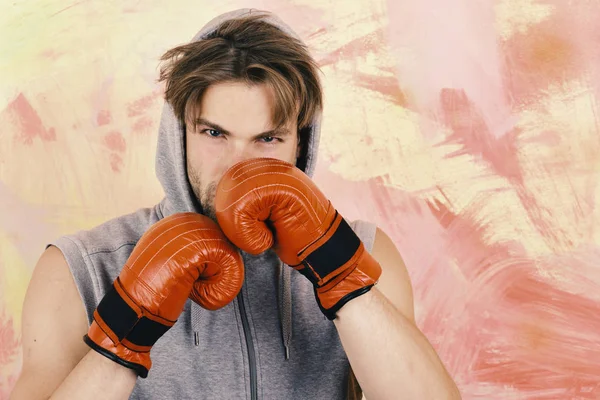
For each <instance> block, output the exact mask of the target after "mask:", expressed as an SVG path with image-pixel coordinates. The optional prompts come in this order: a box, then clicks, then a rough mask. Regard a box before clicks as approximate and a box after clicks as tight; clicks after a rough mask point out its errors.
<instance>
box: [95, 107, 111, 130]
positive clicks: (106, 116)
mask: <svg viewBox="0 0 600 400" xmlns="http://www.w3.org/2000/svg"><path fill="white" fill-rule="evenodd" d="M111 120H112V118H111V115H110V111H108V110H100V111H98V114H97V115H96V124H97V125H98V126H103V125H108V124H110V123H111Z"/></svg>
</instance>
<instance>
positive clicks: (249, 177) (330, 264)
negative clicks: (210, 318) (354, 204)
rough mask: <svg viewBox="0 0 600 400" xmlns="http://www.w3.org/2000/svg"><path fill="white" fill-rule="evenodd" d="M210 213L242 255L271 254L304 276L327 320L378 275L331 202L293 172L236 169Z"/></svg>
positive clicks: (255, 162) (278, 166)
mask: <svg viewBox="0 0 600 400" xmlns="http://www.w3.org/2000/svg"><path fill="white" fill-rule="evenodd" d="M215 210H216V215H217V219H218V221H219V225H220V226H221V229H223V232H224V233H225V235H226V236H227V237H228V238H229V240H231V242H233V243H234V244H235V245H236V246H237V247H239V248H240V249H241V250H243V251H246V252H248V253H250V254H259V253H262V252H263V251H265V250H267V249H269V248H271V247H273V248H274V250H275V252H276V253H277V255H278V256H279V258H280V259H281V260H282V261H283V262H284V263H286V264H288V265H290V266H292V267H294V268H295V269H297V270H298V271H300V272H301V273H302V274H303V275H304V276H306V277H307V278H308V279H309V280H310V281H311V282H312V283H313V285H314V286H315V294H316V298H317V302H318V303H319V307H320V308H321V311H322V312H323V313H324V314H325V315H326V316H327V318H329V319H334V318H335V316H336V312H337V311H338V310H339V309H340V308H341V307H342V306H343V305H344V304H346V303H347V302H348V301H350V300H352V299H353V298H356V297H357V296H360V295H362V294H364V293H366V292H368V291H369V290H370V289H371V288H372V287H373V285H375V284H376V283H377V280H378V279H379V277H380V275H381V267H380V265H379V263H378V262H377V261H376V260H375V259H374V258H373V257H372V256H371V255H370V254H369V253H368V252H367V251H366V250H365V247H364V244H363V243H362V242H361V240H360V239H359V238H358V236H357V235H356V234H355V233H354V231H353V230H352V229H351V228H350V226H349V225H348V224H347V222H346V221H345V220H344V219H343V218H342V216H341V215H340V214H339V213H338V212H337V211H336V210H335V208H334V207H333V206H332V204H331V202H330V201H329V200H328V199H327V198H326V197H325V196H324V195H323V193H321V191H320V190H319V189H318V188H317V186H316V185H315V184H314V183H313V182H312V180H311V179H310V178H309V177H308V176H307V175H306V174H304V173H303V172H302V171H301V170H300V169H298V168H296V167H295V166H294V165H292V164H289V163H286V162H284V161H281V160H277V159H272V158H255V159H249V160H245V161H242V162H240V163H237V164H236V165H234V166H233V167H231V168H230V169H229V170H228V171H227V172H226V173H225V174H224V176H223V177H222V178H221V180H220V182H219V184H218V186H217V191H216V196H215Z"/></svg>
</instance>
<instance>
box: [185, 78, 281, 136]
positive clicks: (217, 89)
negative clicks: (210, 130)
mask: <svg viewBox="0 0 600 400" xmlns="http://www.w3.org/2000/svg"><path fill="white" fill-rule="evenodd" d="M274 112H275V96H274V95H273V92H272V90H271V88H270V87H269V86H267V85H265V84H248V83H245V82H224V83H218V84H213V85H211V86H209V87H208V89H207V90H206V91H205V92H204V94H203V96H202V101H201V103H200V107H199V110H198V113H197V116H198V117H201V118H203V119H206V120H208V121H210V122H212V123H215V124H217V125H219V126H221V127H223V128H224V129H226V130H228V131H230V132H232V133H235V134H240V135H244V134H249V135H251V134H256V133H257V132H263V131H268V130H272V129H275V128H276V126H274V124H273V114H274ZM286 125H288V124H286Z"/></svg>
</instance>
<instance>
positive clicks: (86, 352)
mask: <svg viewBox="0 0 600 400" xmlns="http://www.w3.org/2000/svg"><path fill="white" fill-rule="evenodd" d="M22 321H23V324H22V326H23V327H22V343H23V369H22V372H21V376H20V377H19V380H18V381H17V384H16V386H15V388H14V389H13V391H12V394H11V397H10V399H11V400H22V399H28V400H30V399H48V398H51V399H57V400H58V399H127V398H128V397H129V395H130V394H131V392H132V391H133V387H134V385H135V382H136V378H137V376H136V375H135V373H134V372H133V371H132V370H130V369H128V368H125V367H122V366H120V365H118V364H117V363H114V362H112V361H110V360H109V359H107V358H105V357H103V356H101V355H100V354H98V353H96V352H95V351H92V350H90V348H89V347H88V346H87V345H86V344H85V343H84V342H83V335H85V334H86V333H87V331H88V323H87V318H86V315H85V309H84V306H83V303H82V301H81V298H80V297H79V293H78V291H77V287H76V286H75V282H74V281H73V277H72V276H71V273H70V271H69V268H68V265H67V262H66V260H65V259H64V257H63V255H62V253H61V252H60V250H58V249H57V248H55V247H50V248H48V249H47V250H46V251H45V252H44V253H43V254H42V256H41V257H40V259H39V261H38V263H37V265H36V267H35V270H34V272H33V276H32V278H31V281H30V283H29V287H28V289H27V293H26V295H25V302H24V304H23V318H22Z"/></svg>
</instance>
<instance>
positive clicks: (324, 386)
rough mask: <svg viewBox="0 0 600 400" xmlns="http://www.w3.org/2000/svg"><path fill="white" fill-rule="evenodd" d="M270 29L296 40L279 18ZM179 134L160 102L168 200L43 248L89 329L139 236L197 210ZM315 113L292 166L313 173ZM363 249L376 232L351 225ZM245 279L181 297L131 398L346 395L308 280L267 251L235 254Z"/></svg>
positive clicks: (338, 354)
mask: <svg viewBox="0 0 600 400" xmlns="http://www.w3.org/2000/svg"><path fill="white" fill-rule="evenodd" d="M251 12H255V10H252V9H241V10H237V11H232V12H229V13H226V14H223V15H221V16H219V17H217V18H215V19H213V20H212V21H210V22H209V23H208V24H207V25H206V26H204V28H202V30H201V31H200V32H199V33H198V34H197V35H196V36H195V37H194V38H193V40H194V41H196V40H202V39H203V38H204V37H206V36H207V35H208V34H210V33H211V32H212V31H214V29H215V28H216V27H217V26H218V25H219V24H220V23H221V22H223V21H225V20H228V19H230V18H235V17H238V16H241V15H244V14H246V13H251ZM265 20H266V21H269V22H270V23H272V24H274V25H275V26H277V27H279V28H280V29H282V30H284V31H285V32H287V33H288V34H290V35H293V36H294V37H296V38H297V35H296V34H295V33H294V32H293V31H292V30H291V29H290V28H289V27H288V26H286V25H285V24H284V23H283V22H281V21H280V20H279V19H278V18H277V17H275V16H273V15H271V14H269V15H268V16H267V17H266V19H265ZM184 135H185V131H184V128H183V127H182V126H181V124H180V123H179V121H178V120H177V118H176V117H175V115H174V113H173V109H172V108H171V107H170V105H169V104H167V103H165V104H164V108H163V111H162V116H161V121H160V127H159V133H158V147H157V154H156V174H157V177H158V179H159V181H160V183H161V184H162V187H163V189H164V192H165V197H164V198H163V199H162V200H161V201H160V203H158V204H156V205H155V206H154V207H150V208H142V209H139V210H138V211H136V212H134V213H131V214H128V215H124V216H121V217H117V218H115V219H112V220H109V221H107V222H105V223H103V224H101V225H99V226H97V227H95V228H92V229H90V230H86V231H79V232H76V233H75V234H71V235H66V236H62V237H60V238H58V239H57V240H56V241H54V242H52V243H50V244H49V245H54V246H56V247H58V248H59V249H60V250H61V251H62V253H63V254H64V256H65V258H66V260H67V263H68V266H69V269H70V271H71V273H72V275H73V278H74V280H75V284H76V286H77V289H78V291H79V294H80V296H81V299H82V301H83V304H84V306H85V310H86V313H87V318H88V323H89V324H91V322H92V318H93V312H94V310H95V309H96V307H97V305H98V304H99V303H100V301H101V300H102V298H103V296H104V294H105V293H106V292H107V291H108V290H109V289H110V287H111V285H112V283H113V281H114V280H115V279H116V278H117V276H118V275H119V273H120V271H121V268H122V266H123V265H124V264H125V262H126V261H127V259H128V257H129V255H130V254H131V252H132V250H133V248H134V246H135V245H136V243H137V241H138V240H139V238H140V237H141V236H142V234H143V233H144V232H145V231H146V230H147V229H148V228H149V227H150V226H151V225H152V224H154V223H156V222H157V221H159V220H160V219H162V218H164V217H166V216H169V215H171V214H174V213H178V212H189V211H192V212H202V208H201V205H200V204H198V202H197V200H196V198H195V196H194V194H193V191H192V189H191V186H190V183H189V181H188V179H187V172H186V162H185V136H184ZM319 135H320V115H317V116H316V117H315V119H314V121H313V123H312V124H311V129H310V133H309V136H308V142H307V143H306V144H305V146H303V147H304V154H302V155H301V158H300V160H299V162H298V166H299V167H300V168H302V169H303V171H304V172H305V173H306V174H307V175H309V176H312V174H313V172H314V169H315V161H316V158H317V147H318V141H319ZM350 226H351V227H352V228H353V229H354V231H355V232H356V233H357V235H358V236H359V237H360V239H361V240H362V241H363V242H364V244H365V247H366V249H367V251H371V248H372V244H373V240H374V236H375V226H374V225H373V224H370V223H367V222H364V221H354V222H351V223H350ZM242 255H243V258H244V264H245V269H246V276H245V280H244V285H243V287H242V290H241V292H240V293H239V295H238V296H237V298H236V299H234V300H233V301H232V302H231V303H229V304H228V305H227V306H225V307H223V308H221V309H219V310H217V311H208V310H205V309H203V308H201V307H200V306H198V305H197V304H196V303H194V302H192V301H190V300H188V301H187V303H186V305H185V308H184V310H183V312H182V313H181V315H180V317H179V319H178V320H177V323H176V324H175V325H174V326H173V327H172V328H171V329H170V330H169V331H168V332H167V333H166V334H165V335H164V336H163V337H162V338H160V339H159V340H158V342H157V343H156V344H155V345H154V347H153V348H152V351H151V353H150V354H151V358H152V363H153V364H152V368H151V369H150V372H149V374H148V377H147V378H146V379H141V378H138V380H137V383H136V386H135V388H134V390H133V392H132V394H131V396H130V399H136V400H142V399H143V400H152V399H219V400H224V399H247V400H254V399H345V398H346V396H347V395H348V389H347V387H348V379H349V375H350V374H349V369H350V368H349V367H350V365H349V362H348V359H347V357H346V354H345V352H344V349H343V348H342V345H341V342H340V339H339V337H338V333H337V330H336V328H335V326H334V324H333V322H331V321H329V320H327V319H326V318H325V317H324V316H323V314H322V313H321V311H320V310H319V308H318V306H317V302H316V300H315V297H314V291H313V287H312V284H311V283H310V282H309V281H308V279H306V278H305V277H304V276H302V275H301V274H300V273H298V272H297V271H295V270H294V269H293V268H291V267H289V266H287V265H283V264H282V263H281V261H280V260H279V259H278V257H277V256H276V255H275V254H274V253H273V252H272V251H267V252H265V253H262V254H260V255H258V256H251V255H249V254H246V253H242Z"/></svg>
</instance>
